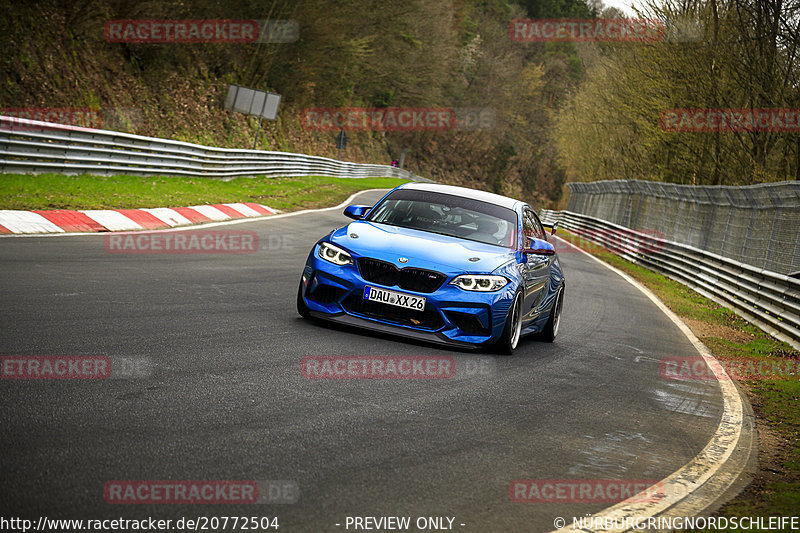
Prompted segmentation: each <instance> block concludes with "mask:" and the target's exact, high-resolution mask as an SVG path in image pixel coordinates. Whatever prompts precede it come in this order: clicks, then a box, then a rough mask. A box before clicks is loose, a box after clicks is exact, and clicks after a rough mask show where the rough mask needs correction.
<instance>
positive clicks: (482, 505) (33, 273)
mask: <svg viewBox="0 0 800 533" xmlns="http://www.w3.org/2000/svg"><path fill="white" fill-rule="evenodd" d="M378 197H379V193H377V192H369V193H365V194H363V195H362V196H361V197H359V198H358V200H357V203H370V202H372V201H374V200H375V199H377V198H378ZM347 220H348V219H346V218H345V217H344V216H343V215H342V214H341V210H334V211H325V212H314V213H306V214H300V215H297V216H290V217H283V218H275V219H269V218H267V219H262V220H257V221H250V222H246V223H241V224H235V225H229V226H219V227H216V228H214V229H215V230H226V231H227V230H231V231H234V230H235V231H255V232H257V234H258V238H259V246H260V249H259V250H258V251H257V252H256V253H250V254H180V255H177V254H111V253H108V252H107V251H106V249H105V247H104V239H105V238H106V237H104V236H102V235H86V236H68V237H27V238H3V239H0V272H1V273H2V275H1V276H0V313H1V316H0V320H2V333H0V354H2V355H44V356H47V355H106V356H109V357H111V358H112V360H116V359H115V358H127V359H128V360H133V361H145V362H149V363H150V364H151V365H152V366H151V367H149V370H148V372H147V373H148V374H149V375H148V376H146V377H139V378H135V377H134V378H130V379H103V380H9V379H3V380H2V381H0V398H1V399H2V401H1V402H0V410H1V412H2V415H1V417H2V418H1V420H2V431H0V450H2V453H0V472H2V481H0V483H2V494H1V495H0V501H2V503H0V505H1V506H2V507H3V509H2V515H3V516H20V517H26V518H32V519H36V518H38V517H39V516H42V515H45V516H47V517H49V518H83V519H87V518H117V517H124V518H137V517H147V516H152V517H154V518H161V519H167V518H171V519H177V518H180V517H182V516H187V517H195V518H196V517H198V516H223V515H227V516H233V515H240V516H245V515H246V516H277V517H278V518H279V521H280V529H279V531H282V532H292V531H320V532H325V531H345V526H344V524H345V519H346V517H347V516H411V517H414V518H416V517H419V516H449V517H455V521H454V525H453V527H454V529H455V530H457V531H464V532H467V531H469V532H484V531H549V530H552V529H553V520H554V519H555V518H556V517H558V516H561V517H566V520H567V523H570V521H571V517H573V516H582V515H585V514H586V513H593V512H596V511H599V510H601V509H603V508H605V507H607V506H608V505H609V504H608V503H603V502H591V503H571V502H564V501H561V502H558V503H516V502H512V501H510V498H509V483H510V482H511V481H512V480H516V479H537V480H545V479H554V480H555V479H584V480H586V479H621V480H645V479H662V478H664V477H665V476H667V475H669V474H670V473H672V472H674V471H675V470H676V469H678V468H680V467H681V466H683V465H684V464H685V463H686V462H687V461H688V460H690V459H691V458H692V457H693V456H694V455H695V454H697V453H698V452H699V451H700V450H701V449H702V448H703V447H704V446H705V444H706V443H707V442H708V440H709V438H710V437H711V435H712V433H713V432H714V430H715V428H716V426H717V424H718V422H719V419H720V414H721V410H722V400H721V394H720V392H719V388H718V386H717V384H716V383H714V382H703V381H693V382H681V381H671V380H667V379H664V378H662V377H661V375H660V373H659V361H660V360H661V358H662V357H666V356H696V355H697V353H696V351H695V349H694V347H693V346H692V345H691V344H690V342H689V341H688V340H687V339H686V338H685V337H684V335H683V334H682V333H681V332H680V330H679V329H678V328H677V327H676V326H675V325H674V324H673V323H672V322H671V321H670V320H669V319H668V318H667V317H666V316H665V315H663V314H662V313H661V311H659V309H658V308H657V307H656V306H655V305H654V304H653V303H652V302H651V301H650V300H649V299H647V298H646V297H645V296H644V295H643V294H642V293H640V292H639V291H638V290H636V289H635V288H634V287H633V286H631V285H630V284H628V283H627V282H626V281H624V280H623V279H622V278H620V277H619V276H617V275H616V274H614V273H612V272H611V271H610V270H608V269H606V268H605V267H603V266H602V265H600V264H598V263H597V262H595V261H593V260H592V259H590V258H588V257H586V256H585V255H583V254H579V253H569V252H562V253H561V256H560V257H561V261H562V263H563V265H564V269H565V274H566V277H567V292H566V299H565V305H564V314H563V319H562V324H561V330H560V333H559V337H558V339H557V340H556V342H555V343H553V344H545V343H540V342H537V341H532V340H523V341H522V342H521V344H520V348H519V349H518V351H517V353H516V354H515V355H514V356H513V357H500V356H494V355H492V354H490V353H462V352H459V351H454V350H448V349H443V348H440V347H436V346H432V345H427V344H423V343H414V342H409V341H406V340H404V339H401V338H386V337H384V336H382V335H379V334H373V333H365V332H359V331H355V330H342V329H337V328H336V327H333V326H325V325H320V324H316V323H313V322H310V321H307V320H303V319H301V318H300V317H299V316H298V315H297V313H296V311H295V295H296V290H297V285H298V282H299V277H300V273H301V270H302V266H303V263H304V261H305V258H306V255H307V254H308V251H309V249H310V247H311V246H312V244H313V243H314V242H315V241H316V240H317V239H318V238H319V237H321V236H323V235H325V234H326V233H327V232H329V231H330V230H331V229H333V228H334V227H336V226H338V225H342V224H344V223H346V221H347ZM310 355H317V356H322V355H444V356H452V357H453V358H454V359H455V361H456V365H457V372H456V376H455V377H453V378H451V379H433V380H420V379H415V380H380V379H372V380H367V379H347V380H330V379H321V380H312V379H307V378H305V377H303V375H302V374H301V372H300V361H301V359H302V358H303V357H306V356H310ZM476 369H478V370H476ZM111 480H291V481H293V482H294V483H296V484H297V486H298V487H299V491H300V496H299V500H298V501H297V502H296V503H293V504H253V505H235V506H232V505H152V504H145V505H113V504H109V503H106V501H105V500H104V497H103V488H104V485H105V483H106V482H108V481H111ZM445 523H446V522H445ZM336 524H340V525H339V526H337V525H336ZM461 524H464V525H463V526H461ZM351 531H352V529H351Z"/></svg>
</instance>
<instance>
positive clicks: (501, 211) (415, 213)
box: [367, 189, 517, 248]
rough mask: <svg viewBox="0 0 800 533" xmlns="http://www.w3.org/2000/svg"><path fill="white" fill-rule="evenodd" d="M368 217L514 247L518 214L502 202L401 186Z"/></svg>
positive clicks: (393, 223) (387, 222)
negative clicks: (500, 203) (496, 202)
mask: <svg viewBox="0 0 800 533" xmlns="http://www.w3.org/2000/svg"><path fill="white" fill-rule="evenodd" d="M367 220H369V221H370V222H378V223H381V224H389V225H392V226H400V227H403V228H412V229H417V230H422V231H428V232H431V233H438V234H441V235H449V236H451V237H459V238H462V239H467V240H471V241H477V242H482V243H485V244H492V245H495V246H503V247H506V248H513V247H514V246H515V245H516V242H517V214H516V213H515V212H514V211H513V210H511V209H508V208H505V207H500V206H498V205H494V204H490V203H487V202H482V201H480V200H473V199H471V198H462V197H460V196H454V195H451V194H443V193H439V192H431V191H420V190H412V189H399V190H397V191H394V192H393V193H391V194H390V195H389V196H387V197H386V198H384V200H383V201H382V202H381V203H380V204H378V205H377V206H376V207H375V209H372V211H371V212H370V214H369V216H368V217H367Z"/></svg>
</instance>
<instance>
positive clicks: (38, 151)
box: [0, 116, 430, 181]
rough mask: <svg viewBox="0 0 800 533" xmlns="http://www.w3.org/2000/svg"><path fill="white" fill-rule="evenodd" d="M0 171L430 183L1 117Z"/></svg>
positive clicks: (309, 160)
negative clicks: (385, 178)
mask: <svg viewBox="0 0 800 533" xmlns="http://www.w3.org/2000/svg"><path fill="white" fill-rule="evenodd" d="M0 172H16V173H41V172H58V173H61V174H96V175H113V174H130V175H138V176H196V177H206V178H233V177H237V176H267V177H278V176H285V177H298V176H334V177H340V178H366V177H393V178H403V179H408V180H414V181H430V180H427V179H426V178H422V177H420V176H417V175H415V174H413V173H412V172H409V171H408V170H404V169H401V168H396V167H392V166H389V165H371V164H361V163H348V162H345V161H337V160H335V159H328V158H326V157H319V156H313V155H306V154H295V153H289V152H269V151H263V150H242V149H231V148H215V147H211V146H203V145H200V144H192V143H186V142H181V141H173V140H169V139H159V138H156V137H145V136H142V135H133V134H130V133H121V132H114V131H107V130H97V129H90V128H80V127H76V126H67V125H63V124H55V123H51V122H40V121H37V120H28V119H23V118H16V117H7V116H0Z"/></svg>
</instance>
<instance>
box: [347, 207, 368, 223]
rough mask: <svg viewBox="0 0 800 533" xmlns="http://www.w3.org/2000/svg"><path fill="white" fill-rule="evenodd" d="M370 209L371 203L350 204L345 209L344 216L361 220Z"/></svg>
mask: <svg viewBox="0 0 800 533" xmlns="http://www.w3.org/2000/svg"><path fill="white" fill-rule="evenodd" d="M370 209H372V206H371V205H348V206H347V207H346V208H345V209H344V216H346V217H349V218H352V219H353V220H361V219H362V218H364V215H366V214H367V211H369V210H370Z"/></svg>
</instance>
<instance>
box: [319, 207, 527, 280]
mask: <svg viewBox="0 0 800 533" xmlns="http://www.w3.org/2000/svg"><path fill="white" fill-rule="evenodd" d="M330 240H331V242H332V243H334V244H336V245H339V246H342V247H344V248H346V249H347V250H350V251H351V252H353V253H355V254H356V255H357V256H366V257H373V258H375V259H380V260H383V261H387V262H390V263H392V264H394V265H395V266H397V267H399V268H403V267H407V266H413V267H417V268H426V269H430V270H437V271H440V272H449V273H459V272H487V273H488V272H492V271H494V270H495V269H496V268H497V267H499V266H501V265H503V264H505V263H507V262H508V261H510V260H512V259H514V254H515V252H514V250H511V249H509V248H503V247H500V246H493V245H491V244H483V243H480V242H475V241H469V240H465V239H459V238H457V237H450V236H447V235H439V234H437V233H429V232H427V231H420V230H416V229H409V228H401V227H397V226H390V225H387V224H376V223H373V222H368V221H364V220H358V221H356V222H351V223H350V224H348V225H347V226H344V227H342V228H339V229H337V230H336V231H334V232H333V233H332V234H331V236H330ZM400 257H405V258H407V259H408V262H407V263H400V262H398V259H399V258H400ZM475 257H477V258H479V259H478V260H477V261H474V260H473V261H470V258H475Z"/></svg>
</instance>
